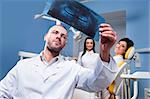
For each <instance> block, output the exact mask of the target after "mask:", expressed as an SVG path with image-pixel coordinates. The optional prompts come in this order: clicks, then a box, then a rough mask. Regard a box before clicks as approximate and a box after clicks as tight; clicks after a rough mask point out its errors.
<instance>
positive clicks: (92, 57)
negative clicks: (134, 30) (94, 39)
mask: <svg viewBox="0 0 150 99" xmlns="http://www.w3.org/2000/svg"><path fill="white" fill-rule="evenodd" d="M82 53H83V52H80V53H79V56H78V61H77V62H78V63H79V64H80V65H81V66H83V67H85V68H89V69H93V68H94V67H95V65H94V64H95V62H96V61H97V58H98V57H99V54H98V53H94V52H93V51H86V53H85V54H84V55H83V56H82Z"/></svg>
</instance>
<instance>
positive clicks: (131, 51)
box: [125, 47, 135, 60]
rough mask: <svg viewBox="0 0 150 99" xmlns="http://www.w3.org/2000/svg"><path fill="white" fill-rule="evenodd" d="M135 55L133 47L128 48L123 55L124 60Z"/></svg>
mask: <svg viewBox="0 0 150 99" xmlns="http://www.w3.org/2000/svg"><path fill="white" fill-rule="evenodd" d="M134 53H135V48H134V47H130V48H128V50H127V51H126V53H125V59H128V60H129V59H132V57H133V56H134Z"/></svg>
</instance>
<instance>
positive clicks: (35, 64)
mask: <svg viewBox="0 0 150 99" xmlns="http://www.w3.org/2000/svg"><path fill="white" fill-rule="evenodd" d="M95 66H96V67H95V69H94V71H93V70H91V69H86V68H83V67H81V66H80V65H79V64H76V63H75V62H74V61H68V60H64V59H63V58H61V57H59V58H58V60H57V61H54V60H53V61H52V62H51V64H48V65H47V64H45V63H43V62H42V61H41V58H40V55H39V56H37V57H34V58H30V59H25V60H21V61H19V62H18V63H17V64H16V66H14V67H13V68H12V70H10V71H9V73H8V74H7V75H6V77H5V78H4V79H3V80H1V82H0V99H12V97H13V99H33V98H34V99H71V98H72V95H73V92H74V89H75V87H77V88H80V89H84V90H87V91H99V90H100V89H103V88H106V87H107V86H108V85H109V84H110V83H111V82H112V81H113V79H114V76H115V73H116V71H117V66H116V64H115V62H114V60H113V59H112V58H110V62H109V64H108V66H105V65H104V64H103V62H102V61H101V59H100V58H98V59H97V62H96V63H95ZM4 97H5V98H4Z"/></svg>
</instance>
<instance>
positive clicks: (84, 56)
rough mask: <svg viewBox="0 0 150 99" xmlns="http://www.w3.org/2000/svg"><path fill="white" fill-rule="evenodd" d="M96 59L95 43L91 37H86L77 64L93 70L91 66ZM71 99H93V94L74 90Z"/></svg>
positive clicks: (97, 56)
mask: <svg viewBox="0 0 150 99" xmlns="http://www.w3.org/2000/svg"><path fill="white" fill-rule="evenodd" d="M98 58H99V54H98V53H96V52H95V41H94V40H93V39H92V38H91V37H87V38H86V39H85V41H84V49H83V51H81V52H80V53H79V56H78V59H77V62H78V63H79V64H80V65H81V66H83V67H85V68H90V69H94V66H93V65H92V64H94V62H96V60H97V59H98ZM73 99H95V93H93V92H91V93H90V92H86V91H83V90H80V89H76V90H75V92H74V96H73Z"/></svg>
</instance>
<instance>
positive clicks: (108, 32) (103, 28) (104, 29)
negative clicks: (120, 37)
mask: <svg viewBox="0 0 150 99" xmlns="http://www.w3.org/2000/svg"><path fill="white" fill-rule="evenodd" d="M99 31H100V37H101V39H100V57H101V59H102V60H103V61H106V62H109V59H110V49H111V47H112V46H113V45H114V43H115V42H116V39H117V36H116V32H115V31H114V30H113V28H112V27H111V26H110V25H109V24H106V23H103V24H101V25H100V28H99Z"/></svg>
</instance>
